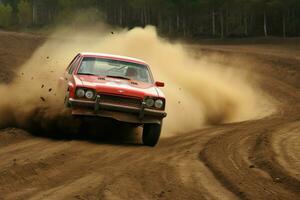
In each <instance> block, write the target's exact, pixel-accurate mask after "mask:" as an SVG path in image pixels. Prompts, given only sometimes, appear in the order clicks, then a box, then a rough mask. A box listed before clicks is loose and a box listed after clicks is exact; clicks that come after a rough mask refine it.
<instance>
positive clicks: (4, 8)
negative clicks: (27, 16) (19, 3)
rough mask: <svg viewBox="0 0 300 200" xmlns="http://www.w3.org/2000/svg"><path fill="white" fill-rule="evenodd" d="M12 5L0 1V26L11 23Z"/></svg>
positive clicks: (7, 25) (6, 25)
mask: <svg viewBox="0 0 300 200" xmlns="http://www.w3.org/2000/svg"><path fill="white" fill-rule="evenodd" d="M11 19H12V7H11V6H10V5H4V4H2V3H0V27H4V28H6V27H9V26H10V25H11V23H12V21H11Z"/></svg>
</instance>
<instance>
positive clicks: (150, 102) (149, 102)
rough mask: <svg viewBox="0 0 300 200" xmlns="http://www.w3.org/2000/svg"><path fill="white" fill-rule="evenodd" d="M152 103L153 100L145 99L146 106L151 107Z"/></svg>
mask: <svg viewBox="0 0 300 200" xmlns="http://www.w3.org/2000/svg"><path fill="white" fill-rule="evenodd" d="M153 105H154V100H153V99H150V98H149V99H147V100H146V106H148V107H152V106H153Z"/></svg>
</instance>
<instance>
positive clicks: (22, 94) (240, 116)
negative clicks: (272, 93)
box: [0, 26, 273, 136]
mask: <svg viewBox="0 0 300 200" xmlns="http://www.w3.org/2000/svg"><path fill="white" fill-rule="evenodd" d="M78 52H101V53H111V54H119V55H124V56H131V57H136V58H140V59H143V60H145V61H146V62H147V63H149V64H150V66H151V69H152V72H153V74H154V77H155V79H156V80H159V81H164V82H165V83H166V87H165V88H163V91H164V92H165V94H166V98H167V112H168V117H167V118H166V119H165V121H164V131H163V133H162V135H163V136H171V135H174V134H177V133H181V132H188V131H193V130H195V129H199V128H201V127H203V126H206V125H210V124H219V123H228V122H236V121H243V120H249V119H255V118H259V117H263V116H266V115H268V114H270V113H271V112H272V110H273V109H272V106H271V104H270V103H269V102H268V101H267V100H266V97H265V96H264V94H263V93H262V92H261V91H260V90H259V89H258V88H257V87H255V83H254V82H253V80H252V79H251V74H249V72H245V71H242V70H237V69H236V68H232V67H231V66H222V65H220V64H218V56H213V57H206V56H202V55H200V56H198V57H197V58H195V57H194V56H191V55H190V54H188V53H187V52H188V51H187V50H186V49H185V48H184V45H183V44H179V43H176V44H174V43H170V42H168V41H166V40H164V39H162V38H160V37H159V36H157V33H156V30H155V28H154V27H151V26H148V27H146V28H135V29H132V30H118V31H113V34H112V32H111V31H107V29H106V28H103V29H102V30H97V31H92V32H87V31H85V32H79V31H76V32H74V31H68V30H58V31H56V32H55V33H54V34H53V35H52V36H51V37H49V39H48V40H47V41H46V42H45V43H44V44H43V45H42V46H41V47H40V48H39V49H38V50H37V51H36V52H34V54H33V55H32V57H31V58H30V59H29V60H28V61H27V62H26V63H25V64H24V65H23V66H21V67H20V68H19V69H18V71H17V73H16V74H17V76H16V77H15V80H14V81H13V83H11V84H9V85H1V86H0V95H1V102H0V117H1V122H0V126H1V127H5V126H9V125H15V126H21V127H23V126H26V124H28V122H29V121H32V120H33V121H34V123H38V124H41V125H40V126H42V127H43V126H44V125H45V126H46V125H47V123H48V121H51V120H53V119H55V118H57V117H58V116H59V117H60V118H61V117H62V116H64V111H63V99H64V97H63V96H62V95H61V94H59V93H58V90H57V83H58V79H59V76H60V75H61V74H62V73H63V71H64V70H65V69H66V67H67V65H68V64H69V62H70V61H71V60H72V58H73V57H74V56H75V55H76V54H77V53H78ZM222 59H224V58H222ZM229 63H230V62H229ZM41 108H42V109H41Z"/></svg>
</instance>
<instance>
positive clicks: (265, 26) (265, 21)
mask: <svg viewBox="0 0 300 200" xmlns="http://www.w3.org/2000/svg"><path fill="white" fill-rule="evenodd" d="M264 34H265V37H268V28H267V13H266V11H264Z"/></svg>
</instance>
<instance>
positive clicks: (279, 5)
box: [0, 0, 300, 38]
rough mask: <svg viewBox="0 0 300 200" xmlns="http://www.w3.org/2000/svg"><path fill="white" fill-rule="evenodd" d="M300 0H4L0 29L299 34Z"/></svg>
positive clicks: (0, 0)
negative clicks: (75, 22)
mask: <svg viewBox="0 0 300 200" xmlns="http://www.w3.org/2000/svg"><path fill="white" fill-rule="evenodd" d="M299 11H300V0H84V1H82V0H0V28H2V29H20V28H37V27H45V26H51V25H55V24H58V23H62V22H63V21H67V19H73V18H74V16H76V17H77V18H79V21H80V22H82V23H91V24H92V23H95V22H97V21H99V20H104V21H105V22H106V23H108V24H110V25H113V26H118V27H128V28H132V27H135V26H146V25H154V26H156V27H157V29H158V31H159V32H160V33H161V34H164V35H168V36H173V37H186V38H230V37H270V36H272V37H283V38H286V37H297V36H299V35H300V12H299Z"/></svg>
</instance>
